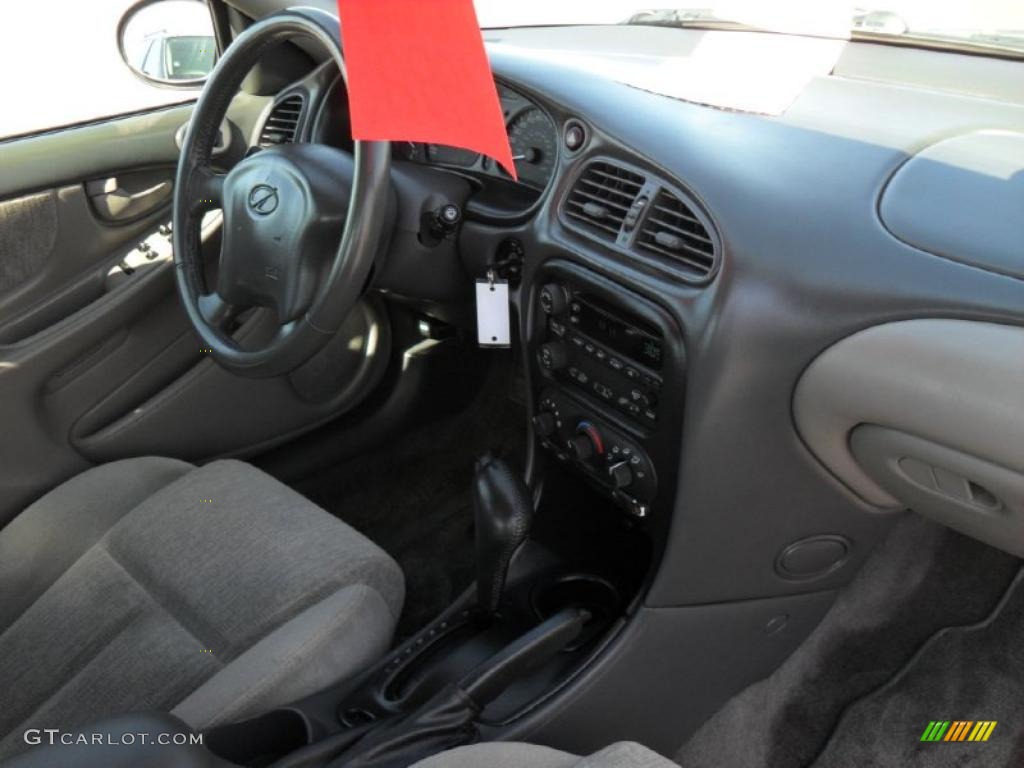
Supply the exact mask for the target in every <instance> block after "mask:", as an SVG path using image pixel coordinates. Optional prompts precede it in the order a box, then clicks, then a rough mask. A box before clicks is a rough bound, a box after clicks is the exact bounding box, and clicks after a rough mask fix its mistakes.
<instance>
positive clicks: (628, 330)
mask: <svg viewBox="0 0 1024 768" xmlns="http://www.w3.org/2000/svg"><path fill="white" fill-rule="evenodd" d="M577 306H578V309H577ZM572 309H573V315H574V316H575V317H577V318H578V320H577V322H576V323H575V326H576V327H577V328H578V329H579V330H580V331H582V332H583V333H585V334H587V335H588V336H591V337H593V338H594V339H595V340H597V341H600V342H601V343H603V344H606V345H607V346H609V347H610V348H612V349H614V350H615V351H616V352H618V353H620V354H621V355H624V356H625V357H628V358H630V359H632V360H635V361H636V362H638V363H640V364H641V365H646V366H647V367H648V368H653V369H654V370H656V371H660V370H661V364H662V347H661V339H659V338H658V337H657V336H655V335H653V334H651V333H649V332H646V331H644V330H641V329H640V328H637V327H636V326H634V325H632V324H630V323H627V322H625V321H624V320H622V319H620V318H618V317H615V316H614V315H612V314H610V313H608V312H606V311H604V310H603V309H600V308H598V307H595V306H593V305H592V304H591V303H590V301H589V300H588V301H576V302H574V303H573V308H572Z"/></svg>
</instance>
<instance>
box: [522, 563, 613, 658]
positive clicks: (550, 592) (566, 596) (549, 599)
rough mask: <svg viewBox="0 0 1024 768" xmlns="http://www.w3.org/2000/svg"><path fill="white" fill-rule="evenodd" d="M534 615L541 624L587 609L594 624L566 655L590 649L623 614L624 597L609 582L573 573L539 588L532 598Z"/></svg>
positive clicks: (588, 625)
mask: <svg viewBox="0 0 1024 768" xmlns="http://www.w3.org/2000/svg"><path fill="white" fill-rule="evenodd" d="M531 602H532V604H533V611H534V613H536V614H537V618H539V619H540V620H541V621H543V620H544V619H547V618H549V617H551V616H554V615H555V614H556V613H558V612H559V611H561V610H564V609H566V608H583V609H585V610H586V611H588V612H589V613H590V616H591V618H590V620H589V621H588V622H587V623H586V625H585V626H584V628H583V633H582V634H581V635H580V637H579V638H577V639H576V640H575V641H574V642H573V643H572V644H570V645H569V646H567V647H566V648H565V650H566V651H575V650H577V649H578V648H580V647H581V646H583V645H586V644H587V643H588V642H589V641H590V640H592V639H593V638H594V636H595V635H597V634H599V633H600V632H602V631H603V630H604V629H605V628H606V627H607V626H608V624H610V623H611V622H612V621H613V620H614V619H615V618H617V617H618V616H619V614H620V613H621V612H622V595H621V594H620V593H619V590H618V589H617V588H616V587H615V585H614V584H612V583H611V582H610V581H608V580H606V579H602V578H601V577H600V576H594V575H593V574H589V573H572V574H567V575H563V576H559V577H558V578H556V579H554V580H552V581H548V582H545V583H543V584H540V585H538V586H537V587H536V588H535V589H534V590H533V594H532V595H531Z"/></svg>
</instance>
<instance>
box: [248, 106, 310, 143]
mask: <svg viewBox="0 0 1024 768" xmlns="http://www.w3.org/2000/svg"><path fill="white" fill-rule="evenodd" d="M302 106H303V100H302V96H300V95H299V94H297V93H296V94H293V95H292V96H288V97H287V98H285V99H282V100H281V101H280V102H278V103H277V104H275V105H274V108H273V109H271V110H270V114H269V115H267V121H266V122H265V123H264V124H263V130H261V131H260V141H259V145H260V147H262V148H263V149H266V148H267V147H276V146H277V145H278V144H291V143H292V142H293V141H295V136H296V134H297V133H298V131H299V120H300V119H301V118H302Z"/></svg>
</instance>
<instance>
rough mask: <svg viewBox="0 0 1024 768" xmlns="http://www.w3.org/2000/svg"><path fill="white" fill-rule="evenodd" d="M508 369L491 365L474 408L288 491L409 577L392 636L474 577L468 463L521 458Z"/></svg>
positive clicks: (518, 414) (436, 609)
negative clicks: (369, 543)
mask: <svg viewBox="0 0 1024 768" xmlns="http://www.w3.org/2000/svg"><path fill="white" fill-rule="evenodd" d="M511 373H512V372H511V370H510V365H508V364H506V363H505V362H504V361H502V360H497V359H495V360H494V361H492V366H491V370H490V371H489V372H488V375H487V377H486V378H485V380H484V383H483V385H482V386H481V388H480V389H479V391H478V393H477V395H476V397H475V398H474V400H473V402H472V403H471V404H469V405H468V407H467V408H466V409H465V410H464V411H462V412H461V413H459V414H458V415H456V416H453V417H449V418H445V419H443V420H440V421H436V422H433V423H429V424H426V425H425V426H421V427H418V428H416V429H414V430H411V431H409V432H408V433H406V434H404V435H402V436H401V437H400V438H398V439H396V440H394V441H393V442H392V443H391V444H389V445H387V446H385V447H383V448H381V449H380V450H375V451H372V452H370V453H366V454H364V455H362V456H359V457H357V458H355V459H351V460H348V461H346V462H344V463H343V464H339V465H337V466H334V467H329V468H328V469H325V470H323V471H320V472H318V473H316V474H315V475H312V476H311V477H308V478H305V479H303V480H300V481H298V482H296V483H294V484H293V485H294V486H295V488H296V490H298V491H299V492H300V493H302V494H303V495H305V496H307V497H308V498H309V499H311V500H312V501H313V502H314V503H316V504H319V505H320V506H321V507H323V508H324V509H326V510H327V511H328V512H330V513H331V514H334V515H336V516H338V517H340V518H341V519H342V520H344V521H345V522H346V523H348V524H349V525H351V526H352V527H354V528H356V529H357V530H359V531H361V532H362V533H363V534H365V535H366V536H368V537H369V538H370V539H372V540H373V541H375V542H377V544H379V545H380V546H381V547H382V548H383V549H384V550H385V551H387V552H388V553H389V554H390V555H391V556H392V557H394V558H395V560H397V561H398V564H399V565H400V566H401V567H402V571H403V572H404V573H405V580H406V597H405V608H404V610H403V612H402V617H401V619H400V621H399V625H398V629H397V636H398V638H403V637H408V636H409V635H411V634H413V633H415V631H416V630H417V629H419V628H420V627H422V626H423V625H425V624H426V623H427V622H429V621H430V620H431V619H433V618H434V617H435V616H436V615H437V614H439V613H440V612H441V611H442V610H443V609H445V608H447V607H448V605H449V604H450V603H451V601H452V600H453V599H454V598H455V597H456V596H457V595H458V594H459V593H460V592H461V591H463V590H464V589H465V588H466V587H467V586H469V585H470V584H471V583H472V580H473V567H474V558H473V511H472V499H471V496H470V488H471V483H472V479H473V471H474V464H475V463H476V460H477V459H478V458H479V457H480V456H481V455H482V454H483V453H484V452H485V451H490V452H491V453H494V454H496V455H499V456H502V457H504V458H508V459H509V460H511V461H512V462H513V463H516V462H521V460H522V456H523V455H524V452H525V437H526V422H525V419H526V416H525V411H524V409H523V408H522V406H520V405H519V404H517V403H515V402H513V401H512V400H511V399H510V398H509V391H510V382H511V378H512V376H511Z"/></svg>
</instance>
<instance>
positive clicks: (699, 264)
mask: <svg viewBox="0 0 1024 768" xmlns="http://www.w3.org/2000/svg"><path fill="white" fill-rule="evenodd" d="M637 245H638V246H639V247H640V248H641V249H643V250H646V251H649V252H651V253H655V254H658V255H659V256H663V257H665V258H667V259H670V260H672V261H673V262H674V263H676V264H677V265H680V266H682V267H685V268H687V269H688V270H689V271H692V272H693V273H695V275H696V276H698V277H703V276H705V275H708V274H710V273H711V271H712V270H713V269H714V266H715V258H716V256H717V248H716V245H715V241H714V240H713V239H712V237H711V235H710V233H709V232H708V229H707V227H706V226H705V225H704V223H703V222H702V221H701V220H700V218H698V216H697V214H696V213H694V210H693V208H691V207H690V206H689V205H688V204H687V203H685V202H683V201H682V200H681V199H679V197H678V196H676V195H675V194H673V193H672V192H670V191H668V190H667V189H662V190H661V191H660V192H658V194H657V196H656V197H655V198H654V205H652V206H651V208H650V211H649V212H648V214H647V218H646V219H645V220H644V222H643V224H642V225H641V228H640V233H639V235H638V236H637Z"/></svg>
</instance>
